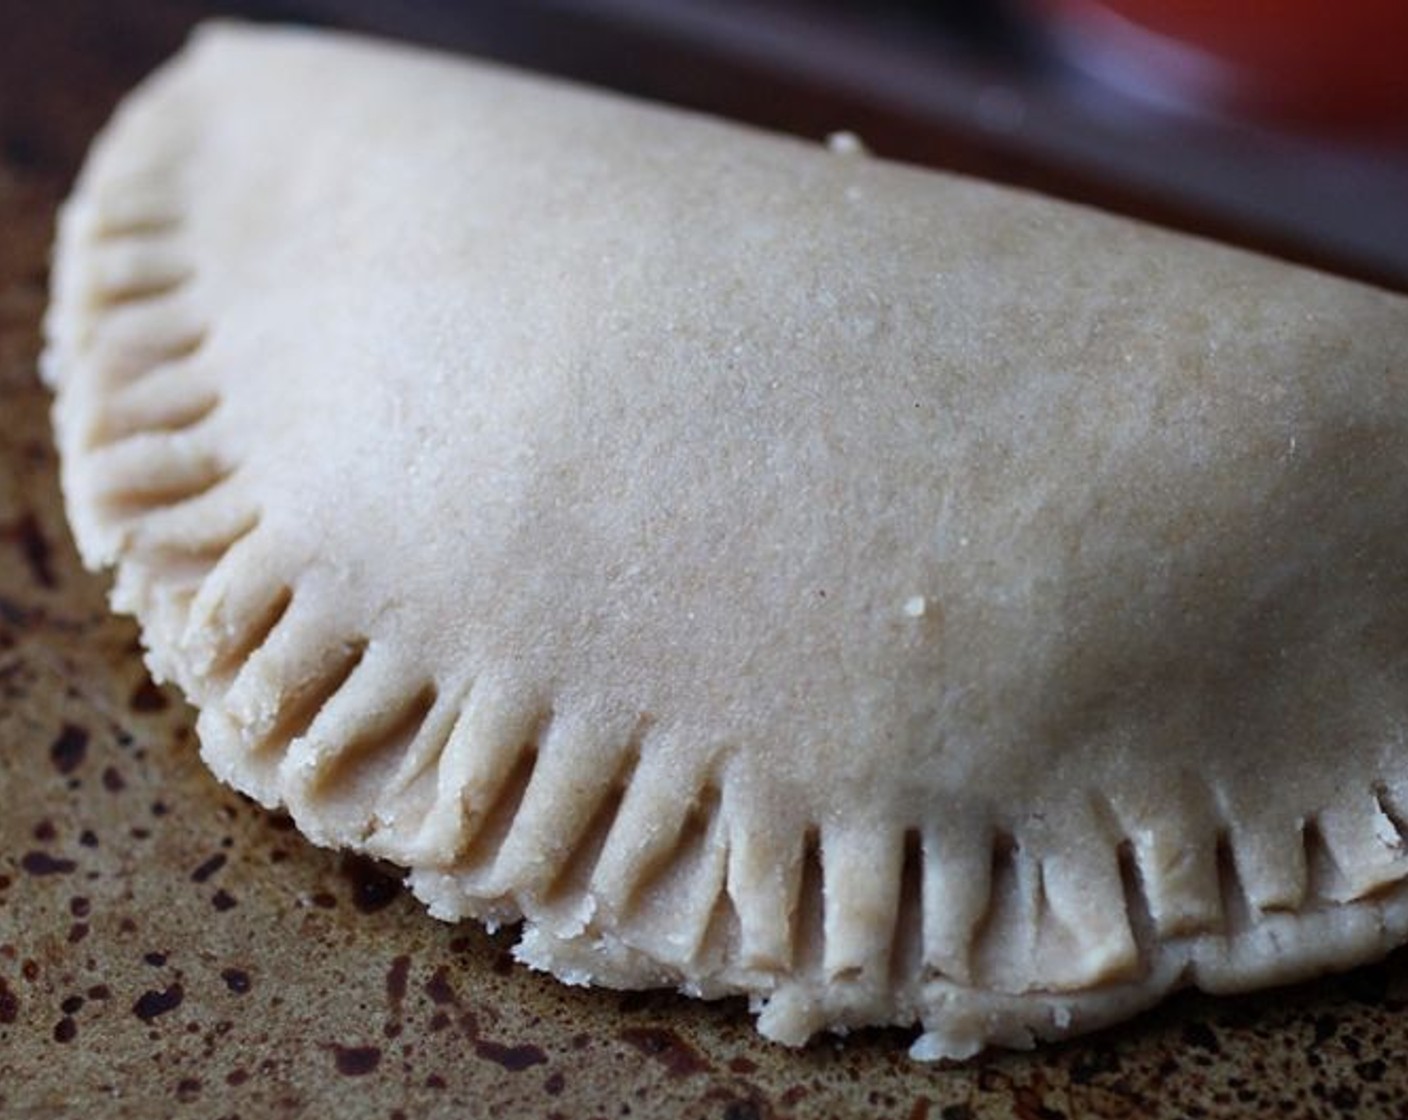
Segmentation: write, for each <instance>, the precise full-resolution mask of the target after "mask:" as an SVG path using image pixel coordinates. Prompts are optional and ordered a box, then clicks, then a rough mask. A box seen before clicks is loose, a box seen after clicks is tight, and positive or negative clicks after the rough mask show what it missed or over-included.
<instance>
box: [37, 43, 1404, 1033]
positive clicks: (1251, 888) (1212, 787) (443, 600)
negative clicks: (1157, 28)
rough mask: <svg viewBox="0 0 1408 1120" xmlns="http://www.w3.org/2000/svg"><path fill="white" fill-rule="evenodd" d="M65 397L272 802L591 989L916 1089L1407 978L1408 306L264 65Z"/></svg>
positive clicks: (450, 77) (1080, 231) (821, 171)
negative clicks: (743, 1017)
mask: <svg viewBox="0 0 1408 1120" xmlns="http://www.w3.org/2000/svg"><path fill="white" fill-rule="evenodd" d="M48 333H49V339H48V351H47V354H46V360H45V373H46V376H47V377H48V379H49V380H50V382H51V383H52V385H53V386H54V387H55V389H56V392H57V401H56V405H55V426H56V431H57V435H58V440H59V443H60V447H61V451H62V454H63V483H64V487H65V493H66V498H67V502H68V508H69V512H70V516H71V520H72V524H73V528H74V531H75V535H76V537H77V540H78V544H79V546H80V549H81V551H82V553H83V556H84V558H85V560H86V561H87V562H88V563H89V564H91V565H93V566H106V565H112V566H115V567H116V570H117V582H116V588H115V592H114V601H115V604H116V606H117V607H118V608H120V609H122V610H125V611H130V612H133V613H135V614H136V615H137V617H138V618H139V619H140V621H141V623H142V626H143V630H144V635H145V640H146V642H147V644H148V646H149V651H150V652H149V657H150V662H151V664H152V666H153V669H154V671H156V672H157V673H159V674H160V675H162V676H163V677H165V678H169V679H172V680H175V681H176V682H178V683H179V684H180V686H181V687H182V689H184V690H185V692H186V693H187V694H188V695H189V696H190V697H191V699H192V700H193V702H194V703H195V704H196V705H197V706H198V707H199V709H200V716H199V733H200V739H201V745H202V752H203V755H204V757H205V759H206V760H207V762H208V763H209V765H210V767H211V768H212V769H213V770H214V771H215V773H216V774H218V775H219V776H220V777H221V778H223V779H224V780H226V781H228V782H230V783H231V784H233V785H234V786H236V787H237V788H239V789H241V790H243V791H245V792H247V793H249V794H251V795H252V796H254V797H255V798H257V799H259V800H260V801H261V802H263V803H265V804H268V805H278V804H283V805H286V806H288V808H289V810H290V811H291V812H292V814H293V816H294V818H295V820H296V821H297V823H298V825H299V827H300V828H301V829H302V831H303V832H305V833H306V834H307V835H308V836H309V837H311V838H312V839H313V840H314V841H316V842H318V843H321V844H334V845H346V846H350V847H353V848H357V849H360V850H363V851H367V852H370V853H374V854H375V855H377V856H381V857H385V858H387V859H390V860H393V861H396V862H397V863H399V864H401V865H402V866H404V867H406V868H409V869H410V873H411V880H412V883H413V886H414V888H415V890H416V891H417V893H418V894H419V895H420V896H421V897H422V898H423V899H424V900H425V901H426V902H427V903H428V904H429V906H430V908H431V910H432V911H433V912H434V913H435V914H437V915H438V916H441V917H445V918H456V917H461V916H474V917H478V918H481V919H483V920H487V921H490V922H497V921H505V920H516V919H518V918H520V917H522V918H523V919H524V920H525V926H524V934H523V938H522V941H521V944H520V946H519V950H518V952H519V955H520V956H521V957H522V959H524V960H526V961H528V962H529V963H530V964H532V965H534V966H537V967H542V968H547V969H550V970H552V971H553V972H554V973H556V974H557V975H559V976H561V977H563V978H564V979H566V980H569V981H572V982H587V981H591V982H600V983H605V984H611V985H621V986H646V985H672V986H678V987H681V988H683V989H684V990H686V991H691V992H695V993H698V994H701V995H705V996H715V995H723V994H728V993H738V992H741V993H745V994H747V995H749V996H751V997H753V999H754V1003H755V1006H756V1007H758V1008H759V1009H760V1028H761V1029H762V1030H763V1032H764V1033H765V1034H767V1035H768V1036H770V1037H772V1038H776V1039H779V1040H782V1041H785V1042H790V1043H799V1042H802V1041H804V1040H805V1039H806V1038H808V1037H809V1036H810V1035H811V1034H813V1033H814V1032H816V1031H819V1030H822V1029H826V1028H832V1029H845V1028H847V1027H851V1026H857V1025H864V1024H877V1023H898V1024H902V1025H914V1024H919V1025H921V1026H922V1028H923V1030H924V1033H923V1034H921V1035H920V1037H919V1039H918V1041H917V1042H916V1043H915V1046H914V1053H915V1054H916V1056H918V1057H937V1056H964V1055H967V1054H970V1053H972V1052H973V1051H974V1050H976V1049H978V1048H980V1047H981V1046H984V1045H987V1044H1002V1045H1014V1046H1021V1045H1029V1044H1031V1042H1032V1041H1033V1040H1034V1039H1036V1038H1044V1037H1056V1036H1060V1035H1063V1034H1069V1033H1074V1032H1078V1031H1082V1030H1088V1029H1091V1028H1093V1027H1096V1026H1099V1025H1101V1024H1104V1023H1108V1022H1111V1021H1114V1020H1116V1019H1119V1018H1121V1017H1124V1016H1127V1015H1129V1014H1131V1013H1132V1012H1134V1011H1136V1010H1138V1009H1139V1008H1141V1007H1144V1006H1146V1005H1148V1004H1150V1003H1152V1002H1153V1001H1155V1000H1156V999H1158V998H1159V997H1160V996H1161V995H1163V994H1164V993H1165V992H1167V991H1168V990H1170V989H1171V988H1173V987H1175V986H1178V985H1180V984H1188V983H1193V984H1198V985H1200V986H1202V987H1204V988H1208V989H1213V990H1223V989H1236V988H1246V987H1252V986H1258V985H1263V984H1270V983H1276V982H1280V981H1285V980H1289V979H1292V978H1296V977H1300V976H1303V975H1307V974H1309V973H1313V972H1315V971H1318V970H1322V969H1325V968H1331V967H1343V966H1349V965H1351V964H1354V963H1357V962H1360V961H1364V960H1366V959H1370V958H1372V957H1374V956H1377V955H1379V954H1382V953H1384V952H1385V951H1387V950H1388V949H1389V948H1391V947H1392V946H1394V945H1396V944H1398V943H1400V942H1402V941H1404V940H1405V938H1408V888H1405V886H1404V879H1405V875H1408V851H1406V850H1405V846H1404V833H1403V828H1402V826H1403V813H1404V812H1405V811H1408V770H1406V769H1405V762H1406V761H1408V301H1405V300H1404V299H1402V298H1401V297H1397V296H1392V295H1389V294H1385V293H1381V292H1377V291H1374V290H1371V289H1368V288H1364V287H1361V286H1357V285H1354V284H1351V283H1348V282H1344V281H1339V280H1335V279H1330V278H1327V277H1324V276H1321V275H1317V274H1314V273H1311V272H1308V271H1304V270H1299V269H1295V268H1292V267H1289V266H1286V265H1283V264H1280V263H1276V262H1271V261H1268V260H1263V259H1259V258H1256V257H1253V256H1250V255H1247V254H1244V253H1239V252H1235V251H1231V250H1227V249H1223V248H1219V247H1215V246H1210V245H1208V244H1205V243H1202V242H1199V241H1195V240H1192V239H1187V238H1181V237H1178V236H1174V235H1170V234H1167V233H1163V232H1158V231H1154V230H1151V229H1148V228H1144V227H1142V226H1139V225H1136V224H1133V223H1129V222H1126V221H1122V220H1118V219H1114V218H1110V217H1107V216H1103V215H1099V214H1096V213H1092V212H1089V211H1086V210H1083V209H1080V208H1076V207H1072V206H1068V205H1063V204H1058V203H1055V202H1051V201H1048V200H1044V199H1040V198H1037V197H1033V196H1028V195H1023V194H1019V193H1015V192H1011V191H1008V190H1003V189H998V188H995V187H991V186H986V185H982V184H977V183H973V182H968V181H964V180H961V179H956V178H952V177H949V176H943V175H938V174H934V173H930V172H924V171H919V170H914V169H909V168H905V167H900V166H896V165H892V164H887V163H884V162H882V161H879V160H875V159H871V158H868V157H865V156H864V155H858V154H855V153H853V152H851V153H847V152H842V151H835V152H833V151H828V150H826V149H825V148H824V147H822V146H820V145H812V144H808V143H803V142H801V141H796V140H790V139H785V138H779V137H774V136H768V135H764V134H760V133H757V132H753V131H750V130H747V129H744V128H741V127H737V126H733V125H729V124H724V123H719V122H716V121H711V120H708V119H704V118H700V117H697V116H693V115H689V114H685V113H681V112H678V111H673V110H667V109H662V108H656V107H650V106H643V105H640V104H636V103H632V102H630V101H627V100H625V99H622V98H618V97H614V96H610V95H604V94H599V93H593V92H587V91H583V90H580V89H576V88H573V87H570V86H566V85H562V84H557V83H553V82H549V81H545V80H541V79H536V78H531V77H525V76H521V75H515V74H513V73H510V72H505V71H502V70H498V69H494V68H490V67H486V66H482V65H476V64H471V63H467V62H462V61H457V60H451V59H447V58H443V57H440V56H436V55H433V54H429V53H422V52H416V51H412V50H409V49H405V48H395V47H390V46H384V45H376V44H372V43H369V42H365V41H360V40H356V39H352V38H347V37H339V36H335V35H331V34H326V33H312V32H300V31H293V30H270V29H256V28H248V27H241V26H237V25H214V26H211V27H208V28H206V29H205V30H203V31H201V32H200V33H199V34H198V35H197V36H196V38H195V40H194V41H193V43H192V44H191V45H190V46H189V47H188V48H187V49H186V50H185V51H184V52H183V53H182V54H181V55H180V56H178V58H177V59H176V60H174V61H173V62H172V63H170V64H169V65H168V66H167V67H165V68H164V69H163V70H161V71H160V72H159V73H158V74H157V75H155V76H154V77H153V78H152V79H150V80H149V81H148V82H147V83H146V84H145V85H144V86H143V87H142V88H141V89H140V90H139V91H137V92H136V93H134V94H133V95H132V96H131V97H130V98H129V99H128V101H127V102H126V103H124V105H123V106H122V107H121V109H120V110H119V112H118V113H117V114H116V117H115V119H114V120H113V122H112V124H111V125H110V126H109V128H108V129H107V130H106V131H105V133H104V134H103V135H102V137H101V138H100V139H99V140H98V142H97V143H96V144H95V146H94V150H93V153H92V155H91V157H90V161H89V163H88V165H87V167H86V169H85V171H84V173H83V175H82V177H81V180H80V182H79V184H78V186H77V188H76V190H75V193H74V195H73V198H72V199H71V201H70V202H69V204H68V205H67V207H66V209H65V211H64V214H63V218H62V222H61V230H60V237H59V245H58V250H57V256H56V269H55V298H54V303H53V308H52V313H51V315H50V318H49V322H48Z"/></svg>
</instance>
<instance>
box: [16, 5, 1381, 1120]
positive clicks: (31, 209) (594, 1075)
mask: <svg viewBox="0 0 1408 1120" xmlns="http://www.w3.org/2000/svg"><path fill="white" fill-rule="evenodd" d="M27 7H29V8H30V10H27V11H26V12H25V13H24V18H23V19H20V18H19V17H18V15H16V16H13V17H10V18H9V20H8V24H9V26H8V34H7V35H5V36H3V37H0V1115H4V1116H7V1117H8V1116H15V1117H28V1116H48V1115H61V1114H62V1115H80V1116H81V1115H92V1116H105V1117H107V1116H113V1117H123V1116H132V1117H155V1116H165V1115H171V1116H183V1117H184V1116H190V1117H203V1116H210V1117H217V1116H218V1117H234V1116H242V1117H265V1116H269V1117H280V1116H303V1115H307V1116H329V1115H337V1116H340V1117H384V1118H391V1117H405V1118H410V1117H420V1116H437V1115H455V1116H479V1115H483V1116H489V1115H493V1116H505V1117H508V1116H543V1117H563V1118H566V1117H573V1118H576V1117H583V1118H586V1117H622V1116H631V1117H709V1118H713V1120H763V1118H779V1120H781V1118H784V1117H832V1116H847V1115H856V1116H867V1117H898V1118H905V1120H925V1118H928V1120H982V1118H988V1117H1019V1118H1022V1120H1060V1118H1062V1117H1072V1118H1073V1117H1124V1116H1138V1117H1148V1118H1159V1117H1223V1116H1225V1117H1233V1116H1238V1117H1241V1116H1248V1117H1252V1116H1255V1117H1264V1116H1279V1117H1330V1116H1346V1117H1403V1116H1408V957H1405V956H1404V955H1402V954H1400V955H1398V956H1397V957H1395V958H1393V959H1391V960H1390V961H1389V962H1388V963H1387V964H1385V965H1383V966H1380V967H1376V968H1371V969H1365V970H1360V971H1358V972H1356V973H1353V974H1350V975H1348V976H1345V977H1341V978H1338V979H1334V980H1329V981H1325V982H1322V983H1319V984H1314V985H1307V986H1302V987H1299V988H1294V989H1290V990H1284V991H1279V992H1273V993H1269V994H1265V995H1261V996H1257V997H1254V998H1246V999H1235V1000H1213V999H1210V998H1205V997H1201V996H1198V995H1192V994H1189V995H1184V996H1181V997H1179V998H1177V999H1175V1000H1173V1001H1172V1002H1170V1003H1169V1004H1167V1005H1166V1006H1165V1007H1163V1008H1161V1009H1159V1010H1157V1011H1155V1012H1154V1013H1152V1014H1150V1015H1146V1016H1144V1017H1143V1018H1141V1019H1139V1020H1137V1021H1136V1022H1134V1023H1132V1024H1129V1025H1128V1026H1125V1027H1123V1028H1120V1029H1118V1030H1115V1031H1110V1032H1106V1033H1104V1034H1100V1035H1096V1036H1093V1037H1091V1038H1088V1039H1084V1040H1080V1041H1077V1042H1074V1043H1070V1044H1066V1045H1063V1046H1059V1047H1054V1048H1050V1049H1046V1050H1043V1051H1039V1052H1037V1053H1035V1054H1032V1055H999V1056H988V1057H985V1058H982V1059H980V1060H978V1061H977V1062H974V1063H972V1064H969V1065H966V1066H959V1067H940V1066H922V1065H915V1064H912V1063H911V1062H910V1061H909V1060H908V1058H907V1057H906V1055H905V1049H906V1046H907V1044H908V1041H909V1036H908V1035H907V1034H905V1033H903V1032H899V1031H883V1032H882V1031H876V1032H864V1033H861V1034H859V1035H856V1036H854V1037H853V1038H851V1039H850V1040H848V1041H847V1042H846V1043H845V1044H841V1043H838V1042H836V1041H834V1040H828V1041H823V1042H820V1043H818V1044H815V1045H813V1046H812V1047H810V1048H808V1049H806V1050H804V1051H800V1052H794V1051H789V1050H784V1049H780V1048H777V1047H774V1046H770V1045H768V1044H765V1043H763V1042H762V1041H761V1040H759V1039H758V1038H757V1036H756V1035H755V1034H754V1031H753V1027H752V1024H751V1022H750V1021H749V1017H748V1015H747V1013H746V1011H745V1009H744V1008H743V1007H742V1006H741V1005H739V1004H738V1003H736V1002H726V1003H722V1004H715V1005H704V1004H698V1003H694V1002H691V1001H687V1000H684V999H682V998H677V997H674V996H671V995H668V994H653V995H637V994H620V993H612V992H602V991H584V990H578V989H569V988H566V987H563V986H561V985H559V984H557V983H555V982H553V981H551V980H549V979H547V978H545V977H543V976H539V975H534V974H531V973H529V972H528V971H526V970H525V969H523V968H520V967H518V966H515V965H513V964H512V962H511V960H510V958H509V955H508V949H509V946H510V944H511V937H512V934H511V931H510V932H507V933H504V934H501V935H498V936H492V937H491V936H489V935H487V934H485V933H484V932H483V931H482V930H480V929H478V928H477V927H474V926H470V925H465V926H458V927H456V926H447V925H443V924H440V923H438V922H435V921H433V920H431V919H430V918H429V917H427V916H426V915H425V914H424V913H423V912H422V910H421V908H420V907H419V906H418V905H417V904H416V903H415V902H414V901H413V900H412V899H411V898H410V897H409V896H408V895H406V894H405V893H404V892H403V891H402V890H401V888H400V886H399V884H398V882H397V881H396V879H394V878H392V877H389V876H388V875H387V874H386V873H385V872H384V871H383V870H381V869H379V868H377V867H375V866H373V865H371V864H369V863H367V862H364V861H358V860H350V859H347V858H344V857H341V856H339V855H337V854H334V853H329V852H324V851H319V850H316V849H313V848H312V847H310V846H309V845H308V844H306V843H305V842H303V841H302V840H301V838H300V837H299V836H298V834H297V833H296V832H294V831H293V830H292V829H291V827H290V825H289V823H288V821H287V820H285V819H283V818H281V817H278V816H274V815H271V814H269V813H266V812H264V811H263V810H261V809H259V808H258V807H256V806H255V805H253V804H251V803H249V802H247V801H245V800H243V799H241V798H240V797H238V796H236V795H234V794H232V793H230V792H229V791H227V790H225V789H224V788H222V787H221V786H219V785H218V784H217V783H216V782H215V780H214V779H213V778H211V777H210V776H209V775H207V773H206V772H205V770H204V769H203V768H202V766H201V764H200V762H199V760H198V759H197V756H196V749H195V743H194V737H193V732H192V720H191V713H190V711H189V710H188V709H187V708H186V707H185V706H184V705H183V704H182V702H181V701H180V699H179V698H178V697H177V696H175V695H174V694H172V693H171V692H169V691H167V690H164V689H161V688H158V687H156V686H155V685H153V684H152V683H151V681H150V680H149V679H148V678H147V676H146V674H145V672H144V670H143V667H142V662H141V658H140V655H139V651H138V647H137V638H136V631H135V629H134V627H133V626H132V624H131V623H130V622H128V621H125V620H118V619H113V618H111V617H110V616H109V615H108V612H107V610H106V607H105V593H106V583H105V581H104V580H102V579H99V578H95V577H93V576H91V575H87V574H85V573H84V572H82V571H81V570H80V568H79V566H78V563H77V560H76V557H75V555H74V552H73V548H72V545H71V544H70V542H69V538H68V534H67V531H66V529H65V526H64V522H63V515H62V509H61V506H60V500H59V494H58V488H57V482H56V478H55V461H54V453H53V450H52V447H51V445H50V441H49V434H48V424H47V408H48V399H47V397H46V394H45V393H44V391H43V390H42V389H41V388H40V386H39V383H38V380H37V377H36V373H35V365H36V359H37V357H38V352H39V345H40V342H39V330H40V327H39V324H40V318H41V315H42V313H43V309H44V304H45V299H46V284H47V277H46V259H47V254H48V245H49V239H50V236H51V228H52V221H53V216H54V210H55V207H56V205H57V203H58V202H59V200H60V198H61V197H62V195H63V193H64V192H65V191H66V189H67V186H68V183H69V181H70V179H71V177H72V175H73V173H74V171H75V169H76V167H77V165H78V161H79V159H80V158H81V155H82V152H83V150H84V147H85V146H86V143H87V141H88V139H89V137H90V135H91V133H92V131H93V130H94V129H95V128H96V127H97V126H98V124H99V123H100V122H101V121H102V119H103V118H104V117H105V115H106V114H107V112H108V110H109V109H110V107H111V105H112V104H113V102H114V100H115V99H116V97H117V96H118V95H119V93H120V92H121V91H122V90H123V89H124V88H125V87H126V86H127V85H128V84H130V83H131V82H132V81H133V80H134V79H135V78H136V77H138V76H139V75H140V74H141V73H142V72H143V71H144V70H145V69H146V68H147V67H148V66H149V65H150V64H151V63H152V62H153V61H155V60H156V59H158V58H160V57H161V56H162V55H164V54H165V53H167V52H168V51H170V50H171V49H172V48H173V47H174V46H175V44H176V43H177V42H178V41H179V39H180V38H181V36H182V34H183V32H184V29H185V27H186V26H187V25H188V24H189V23H190V22H191V21H192V20H193V19H194V18H196V16H197V15H199V14H200V11H201V5H199V4H195V3H178V2H164V3H152V4H146V5H140V6H138V5H122V6H120V7H122V8H123V9H132V10H131V11H124V12H123V13H122V14H121V16H120V17H119V15H117V14H114V12H115V8H114V7H113V6H107V7H103V6H98V5H96V4H84V3H68V4H65V3H62V2H60V3H57V4H54V5H49V6H47V7H41V6H38V5H34V6H27ZM103 13H107V14H106V15H104V14H103ZM138 13H140V14H138Z"/></svg>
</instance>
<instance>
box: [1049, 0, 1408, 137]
mask: <svg viewBox="0 0 1408 1120" xmlns="http://www.w3.org/2000/svg"><path fill="white" fill-rule="evenodd" d="M1032 2H1033V3H1034V4H1035V5H1036V7H1037V8H1038V9H1039V10H1040V11H1042V12H1043V13H1044V14H1045V15H1046V17H1047V21H1048V26H1049V27H1050V29H1051V31H1052V33H1053V36H1054V38H1055V41H1056V43H1057V44H1058V46H1059V47H1060V48H1061V49H1062V51H1063V52H1064V53H1065V54H1067V56H1068V57H1069V58H1070V59H1071V60H1072V61H1073V62H1074V63H1075V64H1076V65H1078V66H1079V67H1081V68H1082V69H1085V70H1088V71H1090V72H1092V73H1094V74H1096V75H1097V76H1099V77H1101V78H1103V79H1106V80H1109V81H1112V82H1114V83H1115V84H1118V85H1120V86H1122V87H1125V88H1127V89H1132V90H1135V91H1137V92H1140V93H1143V94H1145V95H1150V96H1155V97H1158V98H1160V99H1162V100H1170V101H1180V102H1183V103H1185V104H1189V105H1193V106H1198V107H1202V108H1207V109H1212V110H1215V111H1223V112H1229V113H1232V114H1235V115H1239V116H1250V117H1256V118H1260V119H1264V120H1270V121H1272V122H1274V123H1282V124H1293V125H1299V126H1308V127H1313V128H1317V129H1328V130H1333V131H1336V132H1352V133H1374V134H1391V135H1394V136H1396V137H1399V138H1401V137H1403V136H1405V135H1408V2H1405V0H1338V2H1335V0H1032Z"/></svg>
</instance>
